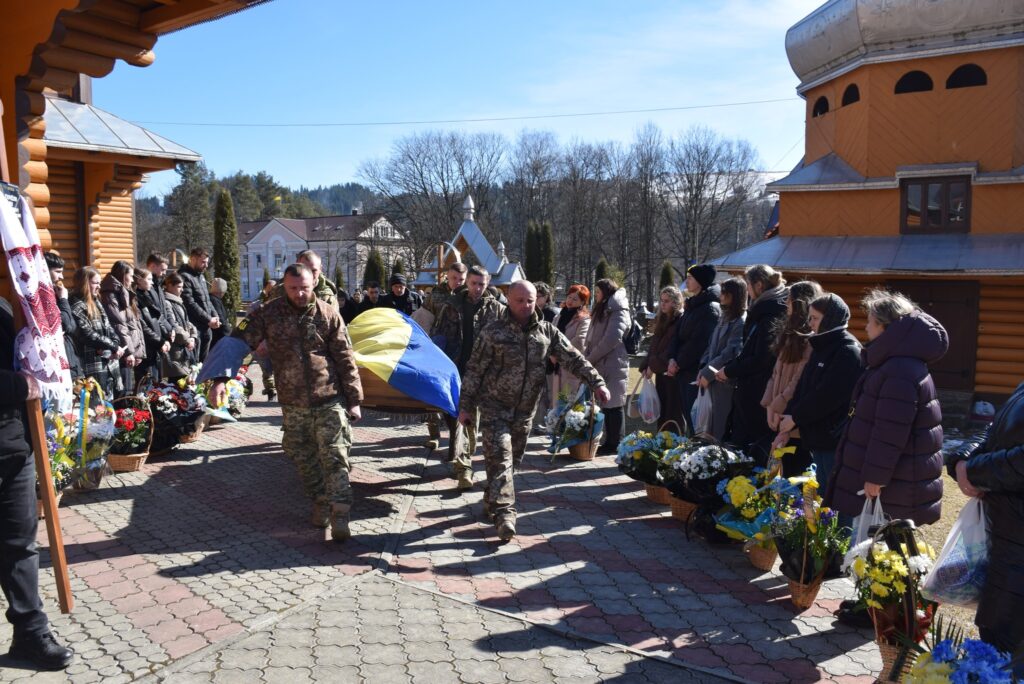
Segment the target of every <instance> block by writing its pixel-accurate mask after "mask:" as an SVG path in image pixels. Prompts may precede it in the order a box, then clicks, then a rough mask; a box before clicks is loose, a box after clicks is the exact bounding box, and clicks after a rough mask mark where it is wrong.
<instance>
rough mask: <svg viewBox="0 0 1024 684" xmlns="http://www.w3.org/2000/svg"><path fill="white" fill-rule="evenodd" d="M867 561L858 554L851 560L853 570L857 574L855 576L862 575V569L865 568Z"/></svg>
mask: <svg viewBox="0 0 1024 684" xmlns="http://www.w3.org/2000/svg"><path fill="white" fill-rule="evenodd" d="M867 565H868V564H867V561H865V560H864V559H863V558H861V557H860V556H857V558H856V559H855V560H854V561H853V571H854V572H855V573H856V574H857V577H863V576H864V571H865V570H866V569H867Z"/></svg>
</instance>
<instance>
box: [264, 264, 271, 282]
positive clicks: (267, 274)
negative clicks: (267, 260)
mask: <svg viewBox="0 0 1024 684" xmlns="http://www.w3.org/2000/svg"><path fill="white" fill-rule="evenodd" d="M269 282H270V269H269V268H267V267H266V266H264V267H263V287H266V286H267V283H269Z"/></svg>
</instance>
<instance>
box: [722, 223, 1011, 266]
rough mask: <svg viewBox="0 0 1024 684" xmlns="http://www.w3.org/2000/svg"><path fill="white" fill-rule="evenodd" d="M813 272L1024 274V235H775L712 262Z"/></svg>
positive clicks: (725, 264) (723, 264) (724, 264)
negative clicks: (765, 265)
mask: <svg viewBox="0 0 1024 684" xmlns="http://www.w3.org/2000/svg"><path fill="white" fill-rule="evenodd" d="M711 263H712V264H714V265H715V266H717V267H718V268H723V269H742V268H745V267H747V266H750V265H752V264H768V265H769V266H773V267H775V268H778V269H780V270H782V271H783V272H785V271H786V270H787V269H788V270H791V271H798V272H812V273H837V272H838V273H931V274H938V273H944V274H949V275H956V274H963V275H972V274H984V275H1024V234H1020V233H999V234H994V235H971V234H966V235H965V234H947V235H892V236H878V237H874V236H872V237H859V236H858V237H855V236H837V237H816V236H786V237H774V238H771V239H769V240H764V241H763V242H758V243H756V244H753V245H751V246H749V247H745V248H743V249H741V250H738V251H735V252H732V253H731V254H726V255H725V256H723V257H720V258H718V259H715V260H713V261H712V262H711Z"/></svg>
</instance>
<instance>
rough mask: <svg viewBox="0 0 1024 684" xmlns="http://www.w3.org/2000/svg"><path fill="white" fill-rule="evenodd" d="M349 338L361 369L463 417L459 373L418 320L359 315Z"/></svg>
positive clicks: (385, 311) (379, 311)
mask: <svg viewBox="0 0 1024 684" xmlns="http://www.w3.org/2000/svg"><path fill="white" fill-rule="evenodd" d="M348 334H349V337H351V339H352V347H353V349H354V350H355V356H356V365H357V366H359V367H360V368H363V369H366V370H368V371H370V372H372V373H373V374H374V375H376V376H377V377H378V378H380V379H381V380H383V381H384V382H386V383H387V384H388V385H389V386H391V387H392V388H394V389H395V390H397V391H399V392H401V393H402V394H405V395H407V396H409V397H412V398H413V399H417V400H419V401H422V402H423V403H425V404H430V405H431V406H436V407H437V408H439V409H441V410H442V411H444V412H446V413H448V414H450V415H452V416H457V415H458V413H459V387H460V382H459V371H458V369H457V368H456V367H455V364H454V363H453V362H452V360H451V359H449V358H448V357H447V356H446V355H445V353H444V352H443V351H441V349H440V348H438V346H437V345H435V344H434V343H433V342H431V341H430V337H429V336H428V335H427V333H425V332H424V331H423V328H421V327H420V326H419V324H418V323H416V321H414V320H412V319H411V318H409V317H408V316H406V315H405V314H404V313H402V312H401V311H398V310H396V309H391V308H383V307H378V308H375V309H370V310H368V311H364V312H363V313H361V314H360V315H358V316H356V318H355V319H353V320H352V322H351V323H350V324H349V326H348Z"/></svg>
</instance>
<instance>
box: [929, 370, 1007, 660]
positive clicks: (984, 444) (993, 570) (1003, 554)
mask: <svg viewBox="0 0 1024 684" xmlns="http://www.w3.org/2000/svg"><path fill="white" fill-rule="evenodd" d="M947 465H948V467H949V474H950V475H951V476H952V477H955V478H956V481H957V484H958V485H960V489H961V491H963V493H964V494H966V495H967V496H972V497H974V496H980V497H982V500H983V501H984V502H985V512H986V514H987V516H988V521H989V526H990V529H989V544H990V546H989V565H988V575H987V576H986V577H985V586H984V588H983V589H982V590H981V600H980V601H979V602H978V612H977V614H976V615H975V616H974V622H975V624H977V625H978V630H979V631H980V633H981V638H982V639H984V640H985V641H987V642H989V643H990V644H992V645H993V646H995V647H996V648H998V649H999V650H1001V651H1007V652H1009V653H1013V652H1015V651H1016V649H1017V648H1019V647H1020V645H1021V643H1022V642H1024V619H1021V615H1022V614H1024V383H1022V384H1020V385H1018V386H1017V389H1016V390H1015V391H1014V393H1013V395H1012V396H1011V397H1010V399H1009V400H1008V401H1007V402H1006V404H1004V405H1003V407H1002V408H1001V409H1000V410H999V413H997V414H996V417H995V419H994V420H993V421H992V425H990V426H989V428H988V430H987V431H986V432H985V433H984V434H982V435H980V436H979V437H978V438H976V439H974V440H972V441H970V442H968V443H966V444H965V445H964V447H963V448H962V449H961V450H960V451H959V452H958V453H956V454H955V455H953V456H952V457H951V458H950V459H949V462H948V464H947ZM1015 674H1016V675H1017V676H1018V677H1024V666H1018V668H1017V670H1016V671H1015Z"/></svg>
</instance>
